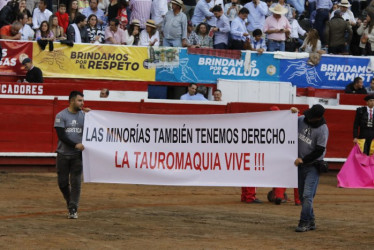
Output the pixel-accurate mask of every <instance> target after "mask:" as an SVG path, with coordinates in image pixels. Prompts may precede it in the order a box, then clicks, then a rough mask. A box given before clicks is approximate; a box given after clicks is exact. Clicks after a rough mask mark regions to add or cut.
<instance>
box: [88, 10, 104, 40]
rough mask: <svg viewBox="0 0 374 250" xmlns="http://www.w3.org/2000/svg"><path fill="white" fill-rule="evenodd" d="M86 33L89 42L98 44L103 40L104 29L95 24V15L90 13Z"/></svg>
mask: <svg viewBox="0 0 374 250" xmlns="http://www.w3.org/2000/svg"><path fill="white" fill-rule="evenodd" d="M87 33H88V39H89V42H90V43H94V44H100V43H104V41H105V34H104V31H103V30H102V29H101V28H100V27H98V26H97V17H96V16H95V15H94V14H92V15H90V16H89V17H88V21H87Z"/></svg>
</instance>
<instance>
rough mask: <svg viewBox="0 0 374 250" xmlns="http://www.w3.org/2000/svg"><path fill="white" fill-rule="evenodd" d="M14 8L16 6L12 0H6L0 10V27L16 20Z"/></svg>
mask: <svg viewBox="0 0 374 250" xmlns="http://www.w3.org/2000/svg"><path fill="white" fill-rule="evenodd" d="M15 8H18V4H17V6H15V4H14V2H13V1H10V2H8V4H7V5H5V6H4V7H3V8H2V9H1V11H0V28H1V27H3V26H5V25H9V24H12V23H13V22H14V21H15V20H16V11H15Z"/></svg>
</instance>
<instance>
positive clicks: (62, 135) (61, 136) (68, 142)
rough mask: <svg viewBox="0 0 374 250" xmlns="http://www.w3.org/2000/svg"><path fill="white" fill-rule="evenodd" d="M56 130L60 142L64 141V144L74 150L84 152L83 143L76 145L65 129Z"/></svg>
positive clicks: (58, 128) (57, 128) (56, 128)
mask: <svg viewBox="0 0 374 250" xmlns="http://www.w3.org/2000/svg"><path fill="white" fill-rule="evenodd" d="M55 130H56V133H57V137H58V139H59V140H60V141H62V142H63V143H65V144H66V145H68V146H70V147H72V148H76V149H78V150H81V151H83V150H84V146H83V144H82V143H74V142H73V141H71V140H70V139H69V138H67V136H66V133H65V128H61V127H55Z"/></svg>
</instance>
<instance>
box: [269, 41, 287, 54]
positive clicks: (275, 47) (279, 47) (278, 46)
mask: <svg viewBox="0 0 374 250" xmlns="http://www.w3.org/2000/svg"><path fill="white" fill-rule="evenodd" d="M268 41H269V46H268V51H285V50H286V43H285V42H276V41H274V40H271V39H269V40H268Z"/></svg>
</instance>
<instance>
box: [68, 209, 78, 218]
mask: <svg viewBox="0 0 374 250" xmlns="http://www.w3.org/2000/svg"><path fill="white" fill-rule="evenodd" d="M68 219H78V213H77V211H76V210H75V209H72V210H71V211H69V214H68Z"/></svg>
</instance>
